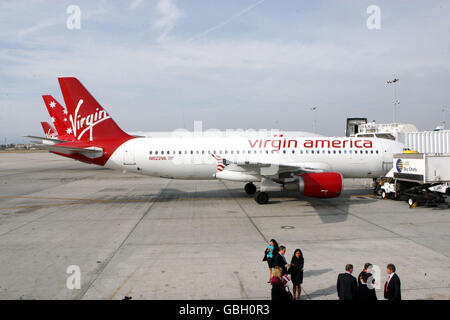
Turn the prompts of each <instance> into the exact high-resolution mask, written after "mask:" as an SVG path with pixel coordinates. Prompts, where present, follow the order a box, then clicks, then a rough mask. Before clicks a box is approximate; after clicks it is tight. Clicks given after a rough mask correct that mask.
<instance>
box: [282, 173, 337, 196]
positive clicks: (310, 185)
mask: <svg viewBox="0 0 450 320" xmlns="http://www.w3.org/2000/svg"><path fill="white" fill-rule="evenodd" d="M284 188H285V189H286V190H292V191H298V192H300V193H303V194H304V195H305V196H307V197H311V198H335V197H339V195H340V194H341V191H342V175H341V174H340V173H338V172H321V173H304V174H301V175H299V179H298V182H295V183H289V184H285V185H284Z"/></svg>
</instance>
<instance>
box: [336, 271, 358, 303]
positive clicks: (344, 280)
mask: <svg viewBox="0 0 450 320" xmlns="http://www.w3.org/2000/svg"><path fill="white" fill-rule="evenodd" d="M352 272H353V265H352V264H347V265H346V266H345V273H341V274H339V276H338V278H337V284H336V288H337V294H338V297H339V300H354V299H355V293H356V288H357V287H358V285H357V283H356V278H355V277H354V276H352Z"/></svg>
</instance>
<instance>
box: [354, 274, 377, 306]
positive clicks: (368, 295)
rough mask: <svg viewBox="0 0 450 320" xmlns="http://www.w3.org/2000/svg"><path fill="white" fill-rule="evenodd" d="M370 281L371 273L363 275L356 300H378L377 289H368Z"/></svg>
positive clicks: (357, 289)
mask: <svg viewBox="0 0 450 320" xmlns="http://www.w3.org/2000/svg"><path fill="white" fill-rule="evenodd" d="M369 279H370V273H361V276H360V279H358V280H360V285H359V286H358V288H356V294H355V300H359V301H374V300H377V295H376V293H375V289H369V287H367V281H368V280H369Z"/></svg>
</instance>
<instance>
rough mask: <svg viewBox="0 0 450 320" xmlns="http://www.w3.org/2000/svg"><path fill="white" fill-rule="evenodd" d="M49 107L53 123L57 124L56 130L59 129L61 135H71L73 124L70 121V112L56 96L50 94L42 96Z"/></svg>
mask: <svg viewBox="0 0 450 320" xmlns="http://www.w3.org/2000/svg"><path fill="white" fill-rule="evenodd" d="M42 98H43V99H44V102H45V106H46V107H47V110H48V114H49V115H50V117H51V119H52V122H53V124H54V125H55V128H56V131H58V135H59V136H65V135H71V134H72V128H71V127H72V126H71V125H70V121H69V114H68V112H67V110H66V108H64V107H63V106H62V105H61V104H60V103H59V102H58V101H56V99H55V98H53V97H52V96H50V95H45V96H42Z"/></svg>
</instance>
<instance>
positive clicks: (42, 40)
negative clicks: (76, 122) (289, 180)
mask: <svg viewBox="0 0 450 320" xmlns="http://www.w3.org/2000/svg"><path fill="white" fill-rule="evenodd" d="M72 4H75V5H78V6H79V7H80V9H81V29H80V30H68V29H67V27H66V19H67V18H68V16H69V15H68V14H67V13H66V9H67V7H68V6H69V5H72ZM369 5H377V6H379V8H380V10H381V29H380V30H369V29H368V28H367V26H366V20H367V18H368V14H367V13H366V9H367V7H368V6H369ZM449 9H450V3H449V2H448V1H445V0H443V1H427V2H425V1H407V0H402V1H401V0H396V1H363V0H360V1H357V0H352V1H350V0H339V1H337V0H335V1H294V0H283V1H275V0H265V1H261V0H259V1H258V0H239V1H232V0H228V1H212V0H209V1H207V0H184V1H183V0H148V1H145V0H142V1H44V0H35V1H29V0H14V1H1V2H0V142H1V143H3V141H4V138H5V137H7V139H8V141H15V142H19V141H26V140H22V139H20V138H19V137H21V136H23V135H26V134H41V128H40V124H39V122H40V121H42V120H48V119H49V117H48V114H47V112H46V110H45V107H44V104H43V101H42V98H41V95H42V94H52V95H54V96H55V98H56V99H58V100H60V102H63V99H62V96H61V93H60V90H59V87H58V82H57V77H58V76H75V77H77V78H78V79H80V81H81V82H82V83H83V84H84V85H85V86H86V87H87V88H88V90H89V91H90V92H91V93H92V94H93V95H94V96H95V97H96V98H97V100H98V101H99V102H100V103H101V104H102V105H103V106H104V107H105V108H106V109H107V110H108V112H109V113H110V114H111V115H112V116H113V118H114V119H115V120H116V122H117V123H118V124H119V125H120V126H121V127H122V128H123V129H125V130H128V131H138V130H142V131H171V130H175V129H178V128H187V129H192V128H193V121H194V120H202V121H203V127H204V128H205V129H207V128H217V129H236V128H240V129H248V128H252V129H272V128H277V129H282V130H296V131H297V130H298V131H311V130H312V122H313V119H314V118H316V119H317V131H318V132H319V133H322V134H325V135H342V134H343V133H344V127H345V119H346V118H347V117H350V116H364V117H367V118H369V120H374V119H375V120H376V121H377V122H380V123H381V122H388V121H390V120H392V104H391V102H392V100H393V97H392V88H389V87H387V85H386V80H389V79H391V78H392V77H393V74H394V73H396V74H398V77H399V78H400V82H399V87H398V93H399V99H400V101H401V103H400V106H399V110H398V119H399V120H400V121H401V122H408V123H413V124H415V125H416V126H418V127H419V128H420V129H423V130H426V129H433V128H434V127H436V126H437V125H439V124H440V121H442V115H443V113H442V112H441V110H442V108H443V106H447V107H450V99H449V97H450V93H449V90H448V87H449V83H450V81H449V80H450V51H449V49H450V45H449V40H448V39H449V37H448V35H449V33H450V19H448V13H449V12H450V10H449ZM313 105H314V106H317V111H315V114H313V112H312V111H311V106H313ZM448 118H449V119H447V122H448V121H450V116H449V117H448Z"/></svg>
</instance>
